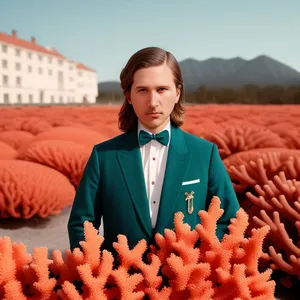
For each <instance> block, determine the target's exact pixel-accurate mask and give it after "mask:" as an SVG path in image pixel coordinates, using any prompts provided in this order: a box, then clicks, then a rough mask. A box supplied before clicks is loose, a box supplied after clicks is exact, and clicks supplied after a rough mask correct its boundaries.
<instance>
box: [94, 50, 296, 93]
mask: <svg viewBox="0 0 300 300" xmlns="http://www.w3.org/2000/svg"><path fill="white" fill-rule="evenodd" d="M179 65H180V68H181V71H182V77H183V82H184V86H185V89H186V91H195V90H196V89H198V88H199V87H200V86H203V85H205V86H207V87H210V88H226V87H227V88H241V87H243V86H245V85H247V84H255V85H259V86H267V85H281V86H284V85H291V84H300V72H298V71H296V70H295V69H293V68H291V67H289V66H287V65H286V64H284V63H282V62H279V61H277V60H275V59H273V58H271V57H269V56H267V55H260V56H257V57H255V58H253V59H251V60H245V59H243V58H241V57H234V58H230V59H223V58H216V57H212V58H209V59H206V60H202V61H200V60H196V59H193V58H187V59H185V60H182V61H180V62H179ZM99 91H103V92H104V91H107V92H114V91H117V92H119V91H121V88H120V82H118V81H109V82H101V83H99Z"/></svg>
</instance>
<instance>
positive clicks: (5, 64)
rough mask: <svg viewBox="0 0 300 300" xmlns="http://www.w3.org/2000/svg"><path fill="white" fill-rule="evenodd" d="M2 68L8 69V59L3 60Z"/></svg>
mask: <svg viewBox="0 0 300 300" xmlns="http://www.w3.org/2000/svg"><path fill="white" fill-rule="evenodd" d="M2 68H3V69H7V60H6V59H3V60H2Z"/></svg>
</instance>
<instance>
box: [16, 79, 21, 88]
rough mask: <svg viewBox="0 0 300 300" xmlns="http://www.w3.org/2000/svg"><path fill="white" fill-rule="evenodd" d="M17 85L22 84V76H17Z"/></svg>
mask: <svg viewBox="0 0 300 300" xmlns="http://www.w3.org/2000/svg"><path fill="white" fill-rule="evenodd" d="M16 85H17V86H21V77H17V78H16Z"/></svg>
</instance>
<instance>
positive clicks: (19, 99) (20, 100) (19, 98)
mask: <svg viewBox="0 0 300 300" xmlns="http://www.w3.org/2000/svg"><path fill="white" fill-rule="evenodd" d="M21 102H22V95H21V94H18V103H21Z"/></svg>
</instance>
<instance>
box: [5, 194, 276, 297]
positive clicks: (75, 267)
mask: <svg viewBox="0 0 300 300" xmlns="http://www.w3.org/2000/svg"><path fill="white" fill-rule="evenodd" d="M222 214H223V210H222V209H220V200H219V198H217V197H214V198H213V199H212V201H211V204H210V206H209V209H208V211H200V212H199V216H200V219H201V221H202V222H201V223H202V224H198V225H197V226H196V228H195V229H194V230H191V229H190V227H189V225H187V224H184V223H183V214H182V213H181V212H179V213H177V214H175V216H174V231H173V230H169V229H168V230H165V234H164V235H160V234H157V235H156V237H155V239H156V243H157V245H156V248H157V249H155V247H154V246H153V245H152V247H151V249H152V253H151V254H150V255H149V256H148V259H147V260H146V261H145V260H143V254H144V253H145V251H146V250H147V245H146V242H145V241H144V240H141V241H140V242H139V243H138V244H137V245H136V246H135V247H134V248H133V249H129V248H128V243H127V239H126V237H125V236H123V235H119V236H118V241H117V242H115V243H114V245H113V246H114V248H115V249H116V251H117V253H118V258H117V261H118V265H116V264H114V259H115V258H114V257H113V256H112V254H111V253H110V252H108V251H107V250H102V251H100V247H101V245H102V243H103V241H104V238H103V237H102V236H99V235H98V231H97V230H96V229H95V228H94V227H93V225H92V223H89V222H87V221H86V222H85V223H84V233H85V240H84V241H82V242H80V244H81V246H82V250H80V249H79V248H76V249H74V251H73V252H71V251H70V250H69V249H68V250H67V251H66V259H65V262H64V261H63V259H62V255H61V252H60V251H58V250H55V251H53V253H52V260H49V259H48V258H47V249H46V248H36V249H35V251H34V253H33V256H32V257H31V255H28V254H27V253H26V251H25V250H26V249H25V247H24V245H22V244H13V243H11V241H10V239H9V238H8V237H4V238H1V239H0V250H1V251H0V297H1V298H2V299H17V298H18V299H27V298H25V297H28V296H29V295H31V296H30V299H45V300H46V299H124V300H125V299H144V297H145V296H146V295H147V296H148V297H149V299H166V300H167V299H172V300H174V299H219V300H221V299H223V300H232V299H236V300H237V299H244V300H246V299H257V300H258V299H274V288H275V282H274V281H271V280H270V275H271V270H266V271H265V272H263V273H260V272H259V271H258V260H259V258H260V257H261V256H262V243H263V240H264V238H265V236H266V234H267V233H268V231H269V228H268V226H264V227H262V228H260V229H254V230H252V236H251V237H249V238H248V239H247V238H245V237H244V231H245V229H246V227H247V226H248V216H247V214H246V213H245V212H244V211H243V210H242V209H241V210H240V211H239V212H238V213H237V215H236V218H235V219H232V220H231V224H230V225H229V234H227V235H225V236H224V238H223V239H222V241H219V240H218V238H217V236H216V224H217V220H218V219H219V218H220V216H221V215H222ZM198 239H200V241H201V242H200V245H199V246H196V247H195V243H196V242H197V240H198ZM167 282H168V283H167Z"/></svg>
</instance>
